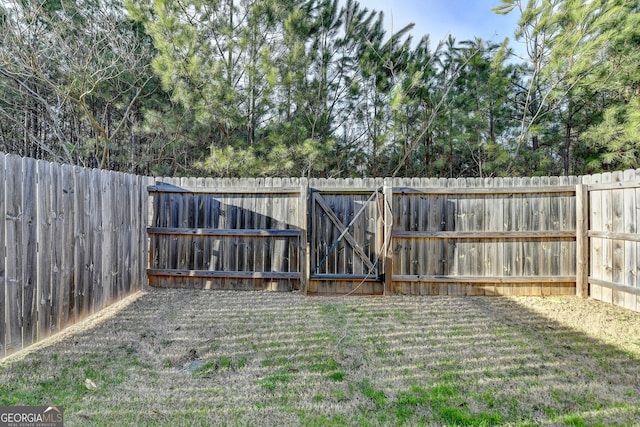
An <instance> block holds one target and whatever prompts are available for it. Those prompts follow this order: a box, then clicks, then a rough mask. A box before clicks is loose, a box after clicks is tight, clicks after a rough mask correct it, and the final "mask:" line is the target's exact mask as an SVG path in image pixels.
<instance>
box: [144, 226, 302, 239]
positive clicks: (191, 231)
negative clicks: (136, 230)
mask: <svg viewBox="0 0 640 427" xmlns="http://www.w3.org/2000/svg"><path fill="white" fill-rule="evenodd" d="M147 233H149V234H157V235H178V236H180V235H194V236H243V237H300V236H301V235H302V231H301V230H292V229H283V230H275V229H269V230H261V229H251V228H249V229H242V230H239V229H225V230H219V229H213V228H171V227H147Z"/></svg>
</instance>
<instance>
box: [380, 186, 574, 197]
mask: <svg viewBox="0 0 640 427" xmlns="http://www.w3.org/2000/svg"><path fill="white" fill-rule="evenodd" d="M393 191H394V193H398V194H425V195H427V194H452V195H490V194H506V195H509V194H542V193H548V194H555V193H567V194H571V193H575V191H576V187H575V186H556V187H550V186H539V187H510V188H503V187H485V188H468V187H443V188H411V187H394V188H393Z"/></svg>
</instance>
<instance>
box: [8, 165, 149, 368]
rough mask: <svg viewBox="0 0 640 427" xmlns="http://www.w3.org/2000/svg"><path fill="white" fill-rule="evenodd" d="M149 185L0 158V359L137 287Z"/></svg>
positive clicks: (143, 255) (116, 176) (110, 175)
mask: <svg viewBox="0 0 640 427" xmlns="http://www.w3.org/2000/svg"><path fill="white" fill-rule="evenodd" d="M133 182H137V183H138V184H137V186H136V187H135V188H134V186H132V185H131V183H133ZM148 184H149V182H148V179H147V178H144V177H138V176H133V175H125V174H115V173H112V172H105V171H99V170H88V169H83V168H80V167H72V166H67V165H64V166H61V165H57V164H54V163H48V162H45V161H36V160H34V159H28V158H20V157H18V156H14V155H0V357H4V356H7V355H9V354H11V353H14V352H16V351H18V350H20V349H22V348H25V347H27V346H29V345H31V344H32V343H35V342H37V341H40V340H42V339H44V338H46V337H48V336H50V335H52V334H54V333H56V332H58V331H60V330H61V329H62V328H64V327H66V326H68V325H70V324H72V323H74V322H77V321H79V320H82V319H83V318H84V317H86V316H88V315H90V314H91V313H94V312H95V311H97V310H100V309H101V308H104V307H105V306H107V305H108V304H109V303H111V302H113V301H115V300H117V299H121V298H122V297H124V296H126V294H127V293H128V292H129V291H136V290H139V289H141V288H142V286H143V285H144V284H145V283H146V261H145V259H146V229H145V227H143V226H142V225H143V224H144V221H143V220H142V218H145V217H146V213H147V205H146V200H147V199H148V194H147V190H146V188H147V186H148ZM132 206H134V207H135V208H133V207H132ZM130 207H132V208H130ZM127 242H128V243H127ZM131 242H134V243H135V245H131V244H130V243H131ZM134 253H135V257H134V256H133V254H134ZM132 258H135V259H136V260H137V261H136V262H135V263H134V264H135V266H136V268H137V270H136V271H135V272H134V273H133V274H132V270H131V269H130V268H131V267H130V265H131V259H132Z"/></svg>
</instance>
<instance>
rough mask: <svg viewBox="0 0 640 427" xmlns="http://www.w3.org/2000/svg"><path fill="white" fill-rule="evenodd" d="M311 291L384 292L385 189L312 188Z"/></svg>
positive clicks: (342, 292)
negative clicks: (383, 190)
mask: <svg viewBox="0 0 640 427" xmlns="http://www.w3.org/2000/svg"><path fill="white" fill-rule="evenodd" d="M310 203H311V210H310V231H311V233H310V247H311V254H310V277H309V289H308V292H309V293H317V294H351V293H353V294H360V295H362V294H373V295H377V294H379V295H381V294H383V291H384V287H383V283H382V275H383V272H384V266H383V264H384V257H383V245H384V237H383V236H384V233H383V216H384V215H383V212H384V195H383V193H382V188H376V189H367V190H353V189H340V188H322V189H317V188H311V189H310Z"/></svg>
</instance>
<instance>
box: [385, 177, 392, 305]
mask: <svg viewBox="0 0 640 427" xmlns="http://www.w3.org/2000/svg"><path fill="white" fill-rule="evenodd" d="M382 194H383V199H384V212H383V215H384V223H383V236H382V237H383V245H382V250H383V259H384V295H385V296H388V295H393V293H394V292H393V248H392V247H391V244H392V239H391V233H392V231H393V212H392V209H393V178H385V179H384V184H383V187H382Z"/></svg>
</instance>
